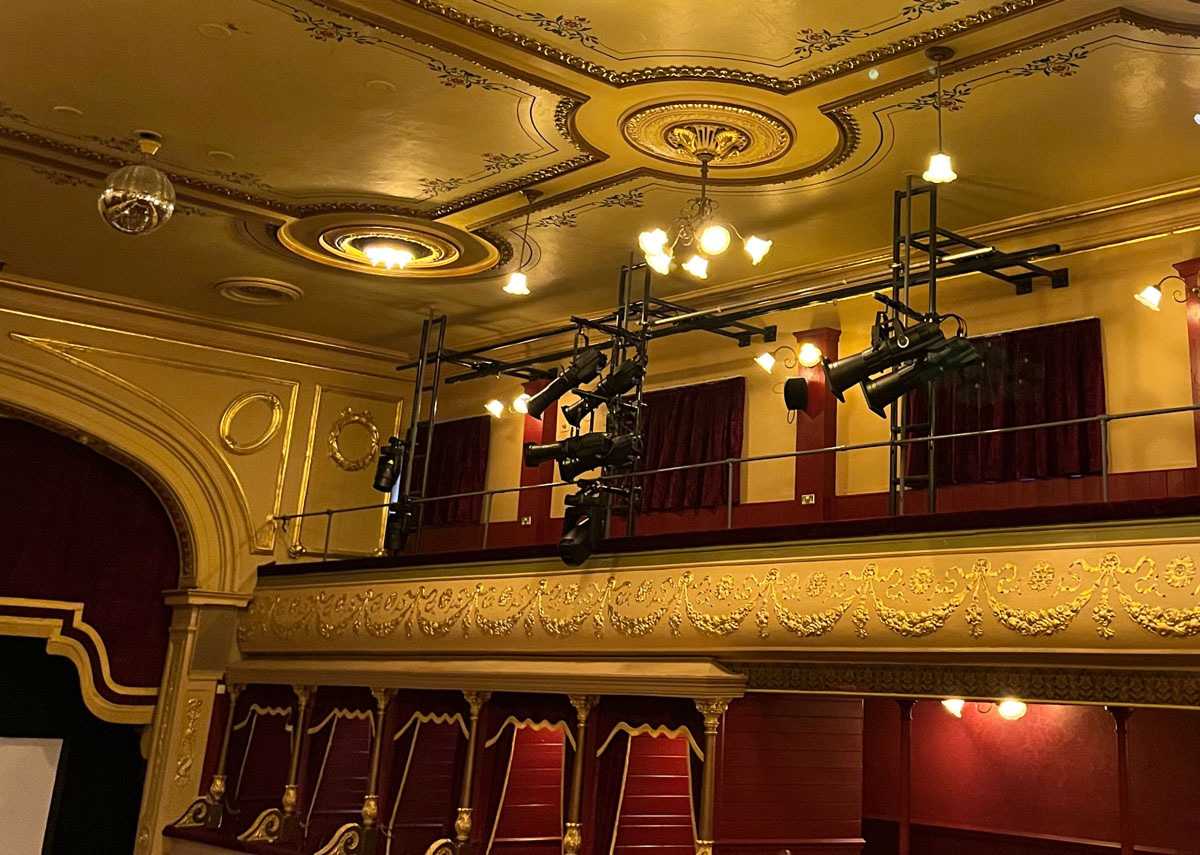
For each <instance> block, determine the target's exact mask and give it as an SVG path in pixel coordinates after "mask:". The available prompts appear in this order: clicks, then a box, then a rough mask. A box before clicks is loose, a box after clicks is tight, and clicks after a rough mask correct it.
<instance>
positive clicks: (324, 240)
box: [277, 213, 500, 278]
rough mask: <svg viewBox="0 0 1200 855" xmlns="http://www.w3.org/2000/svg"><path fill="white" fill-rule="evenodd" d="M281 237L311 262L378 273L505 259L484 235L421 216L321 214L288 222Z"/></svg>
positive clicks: (451, 271) (472, 269) (423, 274)
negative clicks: (501, 257) (423, 218)
mask: <svg viewBox="0 0 1200 855" xmlns="http://www.w3.org/2000/svg"><path fill="white" fill-rule="evenodd" d="M277 237H278V239H279V242H280V243H282V244H283V245H284V246H285V247H286V248H287V249H289V250H291V251H292V252H294V253H296V254H297V255H301V256H304V257H305V258H307V259H309V260H310V261H316V262H318V263H320V264H325V265H329V266H331V267H340V268H342V269H343V270H353V271H355V272H357V273H368V274H371V275H373V276H391V277H397V278H433V277H448V276H466V275H469V274H472V273H480V272H482V271H484V270H488V269H490V268H492V267H495V266H496V264H497V263H498V262H499V261H500V252H499V250H498V249H497V248H496V247H495V246H493V245H492V243H490V242H489V241H487V240H485V239H484V238H483V237H480V236H479V235H476V234H472V233H471V232H467V231H463V230H461V229H457V228H455V227H453V226H449V225H446V224H444V223H439V222H435V221H433V220H422V219H419V218H417V217H402V216H398V215H387V214H355V213H333V214H318V215H316V216H312V217H304V218H303V219H299V220H293V221H292V222H289V223H287V224H285V225H284V226H282V227H281V228H280V229H279V231H278V233H277Z"/></svg>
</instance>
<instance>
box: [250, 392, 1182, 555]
mask: <svg viewBox="0 0 1200 855" xmlns="http://www.w3.org/2000/svg"><path fill="white" fill-rule="evenodd" d="M1198 412H1200V404H1188V405H1186V406H1179V407H1159V408H1155V409H1150V410H1131V411H1129V412H1124V413H1112V414H1109V413H1101V414H1100V415H1096V416H1083V417H1080V418H1077V419H1058V420H1055V421H1049V422H1038V423H1036V424H1030V425H1014V426H1012V427H1002V428H986V429H983V430H972V431H959V432H957V433H946V434H937V435H935V436H923V437H916V438H910V439H896V438H889V439H885V440H878V441H876V442H859V443H849V444H842V445H827V446H823V447H821V448H806V449H801V450H797V451H780V452H776V453H774V454H756V455H752V456H747V457H727V458H722V459H720V460H706V461H703V462H701V463H682V464H679V465H677V466H663V467H660V468H658V469H643V470H639V471H637V472H621V473H617V474H614V475H600V476H597V477H596V478H594V479H589V480H596V481H606V480H620V479H626V478H644V477H646V476H648V475H658V474H662V473H666V472H682V471H686V470H690V469H703V468H707V467H710V466H726V467H727V468H728V473H727V474H728V477H727V478H726V527H727V528H732V527H733V477H732V474H733V467H734V466H736V465H740V464H743V463H759V462H763V461H767V460H787V459H794V458H800V457H810V456H813V455H816V454H841V453H844V452H849V451H865V450H868V449H872V448H892V447H898V446H905V445H914V444H928V443H932V442H941V441H943V440H953V439H967V438H970V437H985V436H995V435H998V434H1005V433H1015V432H1017V431H1026V430H1045V429H1048V428H1056V427H1067V426H1071V425H1082V424H1099V425H1100V429H1101V442H1100V477H1101V497H1102V501H1104V502H1107V501H1108V499H1109V493H1108V476H1109V459H1108V458H1109V455H1108V425H1109V424H1110V423H1111V422H1117V421H1126V420H1129V419H1140V418H1149V417H1152V416H1163V415H1173V414H1177V413H1198ZM572 484H573V482H571V481H549V482H546V483H544V484H527V485H519V486H516V487H499V488H495V489H491V490H471V491H469V492H463V493H448V494H447V495H444V496H429V497H416V498H410V499H409V500H408V501H409V502H410V503H411V504H421V503H428V502H444V501H448V500H450V499H466V498H472V497H475V496H483V497H484V502H485V507H484V509H483V520H482V522H481V525H483V528H484V538H483V545H484V546H486V545H487V529H488V525H489V522H490V520H489V517H490V515H491V514H490V510H491V502H492V498H493V497H494V496H499V495H504V494H507V493H520V492H524V491H526V490H549V489H554V488H555V487H568V486H571V485H572ZM393 504H394V503H393V502H380V503H376V504H371V505H355V506H352V507H345V508H326V509H324V510H320V511H303V512H301V513H295V514H276V515H274V516H272V517H271V520H272V521H274V522H279V523H283V524H284V525H286V524H287V523H288V522H290V521H291V520H296V519H305V518H308V517H326V518H327V519H328V520H329V525H328V526H327V527H326V541H327V543H326V548H325V551H324V554H325V555H328V552H329V549H328V534H329V532H328V529H329V528H331V527H332V522H333V517H334V516H337V515H340V514H347V513H355V512H358V511H372V510H375V511H377V510H382V509H383V508H389V507H391V506H392V505H393Z"/></svg>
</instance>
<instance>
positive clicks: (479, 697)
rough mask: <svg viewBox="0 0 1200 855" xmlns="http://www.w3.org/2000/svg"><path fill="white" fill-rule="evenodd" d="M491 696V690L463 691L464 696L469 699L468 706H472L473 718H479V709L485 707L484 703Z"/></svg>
mask: <svg viewBox="0 0 1200 855" xmlns="http://www.w3.org/2000/svg"><path fill="white" fill-rule="evenodd" d="M491 696H492V693H491V692H463V697H464V698H466V699H467V706H468V707H470V708H471V719H472V720H474V719H477V718H479V711H480V710H482V709H483V705H484V704H486V703H487V702H488V699H489V698H490V697H491Z"/></svg>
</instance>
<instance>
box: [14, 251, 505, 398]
mask: <svg viewBox="0 0 1200 855" xmlns="http://www.w3.org/2000/svg"><path fill="white" fill-rule="evenodd" d="M509 251H510V252H511V248H510V250H509ZM0 290H2V291H12V292H22V293H24V294H26V295H28V296H29V297H30V298H31V299H32V300H36V301H48V300H55V301H62V302H63V303H66V304H68V305H71V306H78V307H79V308H80V309H81V310H82V311H83V313H85V314H86V316H87V317H89V318H90V319H92V321H93V323H88V324H85V325H86V326H94V325H95V324H96V323H100V322H98V321H96V320H95V319H96V315H95V312H96V311H97V310H99V311H108V312H113V313H117V314H120V315H123V316H138V317H144V318H147V319H149V320H151V321H153V322H156V323H161V322H166V323H173V324H180V325H182V326H184V327H188V328H191V329H192V330H206V331H209V332H217V333H226V334H230V335H235V336H238V337H240V338H242V339H243V341H242V342H241V346H240V347H238V348H228V351H229V352H231V353H235V354H238V355H242V356H250V357H253V358H255V359H266V360H268V361H276V362H278V361H284V362H288V363H291V364H293V365H299V366H301V367H304V368H314V369H319V370H323V371H331V372H334V373H337V374H351V375H354V376H358V377H372V378H376V379H380V380H396V379H397V378H396V376H395V374H394V371H393V366H394V365H395V363H397V362H403V361H405V360H407V359H409V358H410V356H411V354H409V353H408V352H407V351H403V350H389V349H384V348H372V347H367V346H365V345H360V344H355V343H352V342H347V341H341V340H338V339H332V338H321V337H318V336H312V335H304V334H300V333H297V332H294V331H290V330H280V329H278V328H276V327H267V326H262V325H259V324H253V323H249V322H242V321H236V322H235V321H227V320H224V319H222V318H214V317H210V316H208V315H200V314H195V313H191V312H185V311H183V310H180V309H168V308H163V307H161V306H157V305H150V304H148V303H142V302H139V301H135V300H131V299H120V298H116V297H109V296H102V295H99V294H93V293H85V292H81V291H77V290H73V289H71V288H69V287H67V286H65V285H61V284H59V283H51V282H44V281H38V280H32V279H27V278H25V277H21V276H16V275H14V274H11V273H8V272H5V274H4V275H3V277H0ZM25 305H28V304H25ZM4 308H6V307H4V306H0V311H3V310H4ZM38 310H39V311H38V316H39V317H44V318H45V319H47V320H52V321H59V322H61V323H65V324H75V323H78V321H76V320H75V319H73V318H72V317H69V313H68V312H63V311H61V307H53V308H49V307H45V306H42V305H39V306H38ZM48 312H49V314H48ZM101 328H102V329H105V330H109V329H111V330H112V331H113V332H118V333H123V334H126V335H134V336H145V335H147V334H148V333H147V332H143V331H141V330H137V329H133V328H120V329H118V328H110V327H101ZM160 333H161V330H158V331H157V332H156V333H155V335H157V334H160ZM173 334H174V335H176V336H178V339H179V341H181V342H182V343H184V344H189V345H196V344H201V343H203V344H205V345H211V343H212V340H211V338H210V337H208V336H203V335H201V336H196V337H195V339H194V340H189V337H188V336H187V335H181V334H179V333H178V332H176V333H173ZM245 339H250V340H253V341H255V342H256V343H257V342H261V341H270V342H272V343H273V344H277V345H284V346H286V351H285V352H286V353H288V354H289V355H288V356H287V357H286V358H284V359H280V358H279V357H277V356H274V355H272V354H271V353H269V352H263V351H262V350H261V349H255V348H253V347H251V346H250V342H249V341H246V340H245ZM297 347H300V348H305V349H310V348H311V349H315V350H317V351H319V352H322V353H324V354H337V355H339V356H346V357H352V358H356V359H365V360H369V361H371V362H380V363H383V364H384V366H385V371H386V373H376V372H374V371H368V370H363V369H360V368H351V367H349V366H341V365H333V364H329V363H326V362H318V361H315V360H314V361H309V360H310V358H312V354H309V355H308V357H301V356H300V355H299V354H297V353H296V349H297Z"/></svg>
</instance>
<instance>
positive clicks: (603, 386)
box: [563, 359, 646, 427]
mask: <svg viewBox="0 0 1200 855" xmlns="http://www.w3.org/2000/svg"><path fill="white" fill-rule="evenodd" d="M645 376H646V366H645V365H643V364H642V363H641V362H640V361H639V360H636V359H632V360H630V361H629V362H623V363H621V366H620V367H619V368H617V369H616V370H615V371H613V372H612V373H611V374H609V375H608V376H607V377H605V378H604V379H603V380H601V381H600V382H599V383H598V384H597V385H596V388H595V389H592V390H591V391H590V392H588V393H587V394H586V395H585V396H584V397H582V398H580V399H579V400H578V401H576V402H575V403H574V404H568V405H567V406H565V407H563V416H565V417H566V419H567V421H568V422H569V423H570V424H571V425H572V426H573V427H579V423H580V422H582V421H583V420H584V418H586V417H587V414H588V413H590V412H591V411H592V410H594V409H596V407H598V406H599V405H600V403H601V402H602V401H606V400H608V399H609V398H616V397H618V396H619V395H624V394H625V393H626V392H628V391H629V390H630V389H632V388H633V387H634V386H636V385H637V384H638V383H639V382H641V379H642V378H643V377H645Z"/></svg>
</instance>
